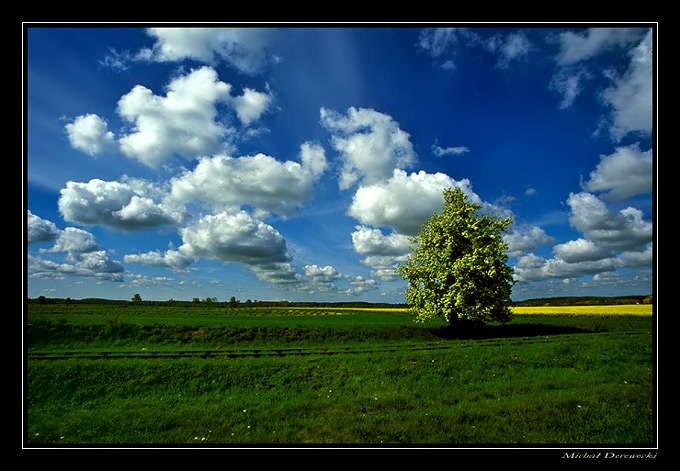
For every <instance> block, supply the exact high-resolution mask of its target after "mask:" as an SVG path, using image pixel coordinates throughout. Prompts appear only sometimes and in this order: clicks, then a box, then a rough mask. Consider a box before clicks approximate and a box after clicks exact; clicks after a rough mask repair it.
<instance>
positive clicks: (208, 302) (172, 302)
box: [28, 294, 408, 309]
mask: <svg viewBox="0 0 680 471" xmlns="http://www.w3.org/2000/svg"><path fill="white" fill-rule="evenodd" d="M28 304H109V305H110V304H113V305H128V304H135V305H141V306H179V307H197V306H201V307H206V306H211V307H224V308H226V309H228V308H237V307H238V308H248V307H319V308H322V307H338V308H340V307H353V308H368V307H373V308H406V307H408V305H407V304H404V303H370V302H366V301H343V302H310V301H286V300H279V301H258V300H251V299H246V300H245V301H241V300H238V299H236V297H234V296H232V297H231V298H230V299H229V300H228V301H218V300H217V298H216V297H207V298H203V299H201V298H193V299H192V300H191V301H187V300H176V299H169V300H167V301H146V300H143V299H142V297H141V296H140V295H139V294H135V296H134V297H133V298H132V299H131V300H124V299H105V298H83V299H71V298H66V299H64V298H47V297H45V296H39V297H37V298H29V299H28Z"/></svg>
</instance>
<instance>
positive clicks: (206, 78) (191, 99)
mask: <svg viewBox="0 0 680 471" xmlns="http://www.w3.org/2000/svg"><path fill="white" fill-rule="evenodd" d="M230 90H231V85H229V84H227V83H224V82H221V81H219V80H218V78H217V72H215V70H213V69H211V68H209V67H202V68H200V69H197V70H194V71H192V72H191V73H189V74H188V75H186V76H181V77H178V78H176V79H175V80H173V81H172V82H171V83H170V85H168V91H167V95H166V96H165V97H162V96H158V95H154V94H153V92H152V91H151V90H149V89H148V88H146V87H144V86H142V85H137V86H135V87H134V88H133V89H132V91H130V92H129V93H128V94H126V95H124V96H123V97H122V98H121V99H120V100H119V102H118V113H119V114H120V116H121V117H122V118H124V119H126V120H127V121H129V122H130V123H132V124H133V125H134V128H133V130H132V132H131V133H129V134H127V135H125V136H123V137H121V138H120V139H119V142H120V146H121V150H122V151H123V153H125V154H126V155H127V156H129V157H132V158H135V159H137V160H139V161H140V162H142V163H144V164H145V165H148V166H150V167H157V166H158V165H159V164H161V163H163V162H164V161H166V160H167V159H169V158H170V157H172V156H173V154H179V155H181V156H183V157H185V158H187V159H192V158H194V157H196V156H198V155H201V154H205V153H213V152H220V151H223V150H225V145H224V144H223V143H222V140H223V138H225V136H226V135H227V134H228V133H229V132H230V131H229V129H227V127H226V126H224V125H223V124H222V123H221V122H219V120H217V115H218V111H217V105H218V104H219V103H226V102H227V101H228V100H229V99H231V95H230Z"/></svg>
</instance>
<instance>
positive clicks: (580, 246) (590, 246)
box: [553, 238, 612, 263]
mask: <svg viewBox="0 0 680 471" xmlns="http://www.w3.org/2000/svg"><path fill="white" fill-rule="evenodd" d="M553 253H554V254H555V256H556V257H557V258H560V259H562V260H564V261H565V262H567V263H576V262H592V261H597V260H602V259H603V258H608V257H610V256H611V255H612V252H611V250H605V249H603V248H602V247H598V246H597V245H595V243H594V242H593V241H590V240H587V239H583V238H579V239H576V240H570V241H569V242H566V243H564V244H558V245H556V246H554V247H553Z"/></svg>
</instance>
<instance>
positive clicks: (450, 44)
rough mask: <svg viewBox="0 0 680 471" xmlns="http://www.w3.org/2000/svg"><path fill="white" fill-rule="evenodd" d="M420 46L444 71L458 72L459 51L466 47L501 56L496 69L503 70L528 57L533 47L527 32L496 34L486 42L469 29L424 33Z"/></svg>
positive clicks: (427, 29)
mask: <svg viewBox="0 0 680 471" xmlns="http://www.w3.org/2000/svg"><path fill="white" fill-rule="evenodd" d="M418 46H419V47H420V48H421V49H422V50H424V51H425V52H427V53H428V54H429V55H430V56H431V57H433V58H435V59H437V60H438V61H439V65H440V66H441V67H442V68H444V69H448V70H454V69H455V68H456V64H455V62H454V57H455V54H456V49H457V48H459V47H462V46H464V47H479V48H481V49H482V50H483V51H486V52H488V53H491V54H493V55H495V56H497V58H498V60H497V62H496V66H497V67H499V68H508V67H509V66H510V64H511V63H512V62H513V61H516V60H519V59H521V58H523V57H525V56H526V55H527V54H528V53H529V52H530V50H531V43H530V42H529V39H528V38H527V36H526V34H524V33H523V32H513V33H510V34H507V35H504V34H495V35H493V36H491V37H488V38H486V37H484V36H483V35H482V34H479V32H478V31H476V30H472V29H468V28H426V29H423V30H422V31H421V32H420V36H419V38H418Z"/></svg>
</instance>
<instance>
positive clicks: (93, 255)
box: [28, 251, 125, 282]
mask: <svg viewBox="0 0 680 471" xmlns="http://www.w3.org/2000/svg"><path fill="white" fill-rule="evenodd" d="M28 272H29V273H30V276H31V277H34V278H40V279H49V280H55V279H63V278H65V277H71V276H78V277H84V278H94V279H96V280H99V281H114V282H121V281H123V278H124V277H123V275H124V272H125V269H124V268H123V266H122V265H121V264H120V263H119V262H117V261H115V260H112V259H111V257H110V255H109V254H108V253H106V252H105V251H95V252H88V253H83V254H81V255H80V257H79V258H78V260H76V261H74V263H73V264H71V263H58V262H54V261H52V260H45V259H43V258H40V257H35V256H32V255H30V254H29V256H28Z"/></svg>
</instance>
